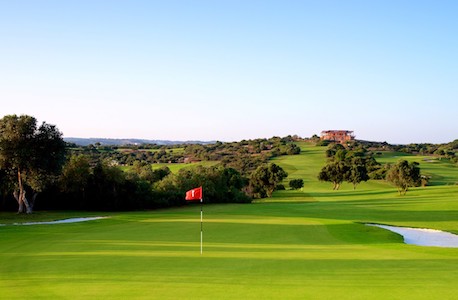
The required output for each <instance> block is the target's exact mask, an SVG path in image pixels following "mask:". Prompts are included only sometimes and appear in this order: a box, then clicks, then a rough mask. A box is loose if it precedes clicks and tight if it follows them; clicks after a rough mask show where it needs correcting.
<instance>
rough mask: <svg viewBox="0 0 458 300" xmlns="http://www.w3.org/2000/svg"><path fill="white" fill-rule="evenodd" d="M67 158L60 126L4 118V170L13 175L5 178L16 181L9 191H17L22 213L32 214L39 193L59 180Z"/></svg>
mask: <svg viewBox="0 0 458 300" xmlns="http://www.w3.org/2000/svg"><path fill="white" fill-rule="evenodd" d="M64 159H65V143H64V141H63V139H62V133H61V132H59V130H58V129H57V128H56V126H54V125H50V124H47V123H45V122H43V123H42V124H41V125H40V126H37V120H36V119H35V118H34V117H31V116H27V115H22V116H16V115H7V116H5V117H3V118H2V119H0V168H1V169H3V170H5V171H6V173H5V174H7V175H9V176H7V177H5V179H7V180H9V181H12V182H15V183H14V184H11V185H9V188H11V189H12V190H11V192H13V190H14V192H13V194H14V198H15V199H16V201H17V203H18V206H19V208H18V213H23V212H27V213H32V211H33V206H34V203H35V199H36V197H37V195H38V192H42V191H43V190H44V188H45V187H46V186H48V185H50V184H51V183H52V182H53V181H54V180H55V179H56V178H57V175H58V173H59V172H60V169H61V166H62V164H63V162H64ZM14 177H15V178H16V181H14V179H12V178H14ZM3 187H5V185H4V184H3ZM29 195H30V196H29Z"/></svg>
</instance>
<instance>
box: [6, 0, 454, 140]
mask: <svg viewBox="0 0 458 300" xmlns="http://www.w3.org/2000/svg"><path fill="white" fill-rule="evenodd" d="M457 16H458V1H454V0H453V1H446V0H441V1H432V0H431V1H421V0H414V1H405V0H392V1H390V0H383V1H382V0H379V1H377V0H370V1H368V0H365V1H340V0H336V1H322V0H316V1H305V0H304V1H284V0H282V1H280V0H279V1H249V0H243V1H235V0H230V1H219V0H217V1H191V0H187V1H185V0H183V1H174V0H171V1H152V0H151V1H135V0H134V1H114V0H110V1H97V0H91V1H84V0H75V1H67V0H65V1H62V0H56V1H45V0H43V1H41V0H30V1H21V0H14V1H11V0H0V103H1V105H0V114H1V116H3V115H6V114H18V115H19V114H28V115H33V116H35V117H36V118H37V119H38V120H39V121H46V122H48V123H51V124H55V125H57V127H58V128H59V129H60V130H61V131H62V132H63V134H64V136H66V137H108V138H127V137H128V138H147V139H169V140H195V139H198V140H221V141H236V140H242V139H251V138H258V137H272V136H286V135H289V134H291V135H293V134H297V135H299V136H302V137H310V136H312V135H313V134H319V133H320V132H321V131H322V130H326V129H347V130H354V131H355V134H356V136H357V138H360V139H366V140H374V141H387V142H390V143H411V142H433V143H442V142H449V141H452V140H454V139H457V138H458V121H457V119H458V57H457V56H458V17H457ZM1 116H0V117H1Z"/></svg>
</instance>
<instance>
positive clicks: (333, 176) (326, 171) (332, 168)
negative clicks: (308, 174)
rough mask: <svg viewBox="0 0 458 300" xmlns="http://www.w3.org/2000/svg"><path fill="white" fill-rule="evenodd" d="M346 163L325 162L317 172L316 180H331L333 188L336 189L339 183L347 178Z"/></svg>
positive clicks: (347, 168)
mask: <svg viewBox="0 0 458 300" xmlns="http://www.w3.org/2000/svg"><path fill="white" fill-rule="evenodd" d="M348 170H349V167H348V165H347V164H346V163H345V162H344V161H339V162H330V163H328V164H326V165H325V166H324V167H323V168H322V169H321V171H320V173H319V174H318V180H320V181H327V182H332V184H333V188H332V189H333V190H338V189H339V187H340V185H341V183H342V182H343V181H344V180H345V179H346V178H347V172H348Z"/></svg>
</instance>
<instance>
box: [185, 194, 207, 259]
mask: <svg viewBox="0 0 458 300" xmlns="http://www.w3.org/2000/svg"><path fill="white" fill-rule="evenodd" d="M185 199H186V201H192V200H200V255H202V252H203V236H204V234H203V219H204V218H203V216H204V214H203V210H202V208H203V203H204V199H203V192H202V187H201V186H200V187H198V188H195V189H192V190H189V191H187V192H186V197H185Z"/></svg>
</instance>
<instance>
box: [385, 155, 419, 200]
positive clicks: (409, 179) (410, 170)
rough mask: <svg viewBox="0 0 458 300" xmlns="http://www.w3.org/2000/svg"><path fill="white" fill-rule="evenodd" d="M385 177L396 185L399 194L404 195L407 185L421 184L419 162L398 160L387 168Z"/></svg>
mask: <svg viewBox="0 0 458 300" xmlns="http://www.w3.org/2000/svg"><path fill="white" fill-rule="evenodd" d="M386 179H387V180H388V181H389V182H391V183H392V184H394V185H395V186H396V187H397V189H398V191H399V194H400V195H405V194H406V193H407V191H408V189H409V187H416V186H420V185H421V179H422V177H421V174H420V167H419V164H418V163H417V162H411V163H409V162H408V161H406V160H400V161H398V162H397V163H396V164H394V165H392V166H391V168H390V169H389V170H388V173H387V175H386Z"/></svg>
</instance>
